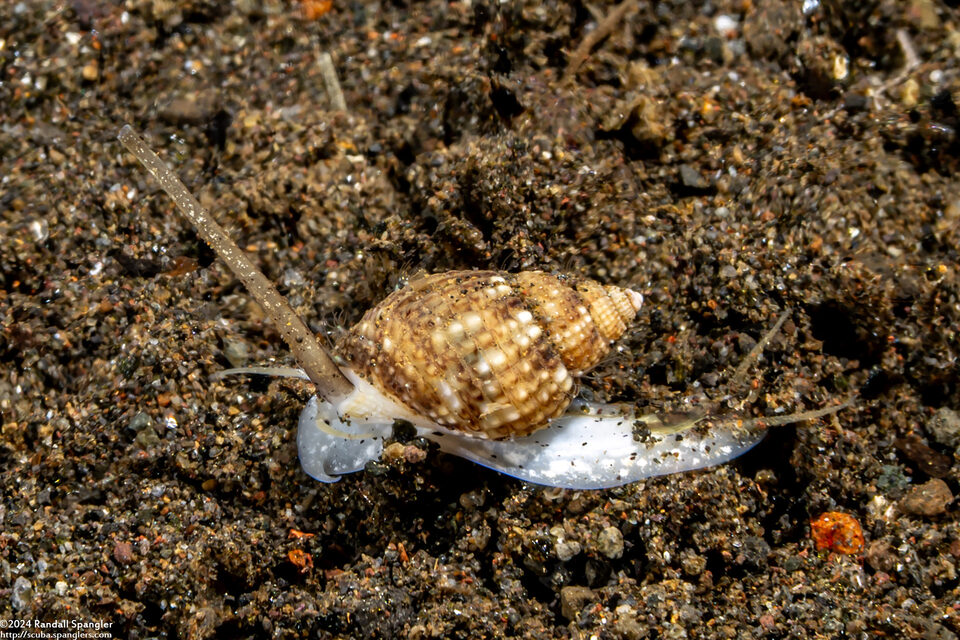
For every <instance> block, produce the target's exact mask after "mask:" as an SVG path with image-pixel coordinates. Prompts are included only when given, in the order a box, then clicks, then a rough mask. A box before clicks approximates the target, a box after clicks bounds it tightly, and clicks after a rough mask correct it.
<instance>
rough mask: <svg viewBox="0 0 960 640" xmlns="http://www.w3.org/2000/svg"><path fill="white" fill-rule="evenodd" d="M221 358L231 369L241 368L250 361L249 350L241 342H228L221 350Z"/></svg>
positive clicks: (245, 344) (244, 343)
mask: <svg viewBox="0 0 960 640" xmlns="http://www.w3.org/2000/svg"><path fill="white" fill-rule="evenodd" d="M223 357H225V358H226V359H227V362H229V363H230V366H231V367H242V366H243V365H245V364H247V362H248V361H249V360H250V349H249V348H248V347H247V343H246V342H243V341H242V340H228V341H227V342H226V345H224V348H223Z"/></svg>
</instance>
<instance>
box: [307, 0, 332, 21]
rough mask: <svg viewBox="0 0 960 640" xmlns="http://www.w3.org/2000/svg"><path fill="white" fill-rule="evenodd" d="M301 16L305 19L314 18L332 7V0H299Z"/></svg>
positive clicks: (327, 11)
mask: <svg viewBox="0 0 960 640" xmlns="http://www.w3.org/2000/svg"><path fill="white" fill-rule="evenodd" d="M300 6H301V9H302V10H303V17H304V18H306V19H307V20H316V19H317V18H319V17H320V16H322V15H324V14H325V13H329V12H330V10H331V9H333V0H300Z"/></svg>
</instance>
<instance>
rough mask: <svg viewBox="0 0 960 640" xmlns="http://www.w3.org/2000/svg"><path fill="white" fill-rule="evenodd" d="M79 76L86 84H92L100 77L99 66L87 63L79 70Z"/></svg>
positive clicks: (94, 63) (94, 62)
mask: <svg viewBox="0 0 960 640" xmlns="http://www.w3.org/2000/svg"><path fill="white" fill-rule="evenodd" d="M80 74H81V75H82V76H83V79H84V80H86V81H87V82H93V81H94V80H96V79H97V76H99V75H100V66H99V65H98V64H97V62H96V61H93V62H89V63H87V64H86V65H84V67H83V69H81V70H80Z"/></svg>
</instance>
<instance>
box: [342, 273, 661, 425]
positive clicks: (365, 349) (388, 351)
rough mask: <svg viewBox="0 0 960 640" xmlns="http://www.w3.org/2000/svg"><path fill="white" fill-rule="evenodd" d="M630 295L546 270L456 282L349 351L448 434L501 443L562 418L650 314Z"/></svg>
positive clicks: (374, 328)
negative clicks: (586, 378)
mask: <svg viewBox="0 0 960 640" xmlns="http://www.w3.org/2000/svg"><path fill="white" fill-rule="evenodd" d="M642 300H643V298H642V296H641V295H640V294H638V293H636V292H634V291H631V290H629V289H621V288H618V287H614V286H604V285H601V284H599V283H598V282H595V281H593V280H587V279H583V278H575V277H570V276H554V275H550V274H548V273H543V272H540V271H526V272H522V273H518V274H510V273H501V272H496V271H451V272H447V273H438V274H434V275H430V276H426V277H423V278H420V279H418V280H415V281H413V282H411V283H410V284H408V285H407V286H406V287H404V288H402V289H400V290H399V291H395V292H394V293H392V294H390V295H389V296H387V297H386V298H385V299H384V300H383V301H382V302H381V303H380V304H378V305H377V306H376V307H374V308H373V309H370V310H369V311H367V313H366V314H364V316H363V318H362V319H361V321H360V322H359V323H358V324H357V325H356V326H355V327H353V328H352V329H351V330H350V331H349V332H348V333H347V334H346V336H345V337H344V339H343V340H342V341H341V344H340V345H339V347H338V352H339V353H340V354H341V355H343V356H344V358H345V359H346V360H347V362H348V365H349V366H350V368H351V369H353V371H354V372H356V373H357V374H358V375H360V376H362V377H363V378H365V379H366V380H368V381H370V382H371V383H372V384H373V385H374V386H376V387H378V388H379V389H381V390H382V391H384V392H385V393H387V394H388V396H390V397H392V399H394V400H396V401H398V402H400V403H401V404H403V405H406V406H407V407H409V408H410V409H411V410H412V411H413V412H414V413H416V414H418V415H422V416H423V417H424V418H426V419H429V420H431V421H433V422H435V423H437V424H439V425H441V426H442V427H444V428H446V429H448V430H452V431H460V432H464V433H468V434H471V435H474V436H478V437H485V438H491V439H498V438H505V437H513V436H522V435H527V434H529V433H531V432H533V431H536V430H537V429H538V428H540V427H542V426H544V425H545V424H546V423H547V421H548V420H549V419H550V418H554V417H557V416H559V415H560V414H562V413H563V412H564V410H565V409H566V408H567V405H569V404H570V401H571V400H572V399H573V397H574V396H575V395H576V392H577V390H576V378H577V377H579V376H580V375H581V374H582V373H583V372H584V371H586V370H588V369H590V368H591V367H593V366H594V365H596V364H597V363H598V362H599V361H600V360H601V359H602V358H603V357H604V356H605V355H606V354H607V353H608V351H609V350H610V345H611V344H612V343H613V342H614V341H615V340H616V339H618V338H619V337H620V336H621V335H623V333H624V332H625V331H626V329H627V326H628V324H629V323H630V322H631V321H632V320H633V318H634V316H635V315H636V313H637V311H638V310H639V309H640V305H641V304H642Z"/></svg>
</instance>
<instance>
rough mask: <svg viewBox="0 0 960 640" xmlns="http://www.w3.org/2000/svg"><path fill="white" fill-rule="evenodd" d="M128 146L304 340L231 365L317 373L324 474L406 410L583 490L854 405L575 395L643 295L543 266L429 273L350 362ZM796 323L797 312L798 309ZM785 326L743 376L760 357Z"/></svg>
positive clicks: (514, 467)
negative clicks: (687, 405) (669, 414)
mask: <svg viewBox="0 0 960 640" xmlns="http://www.w3.org/2000/svg"><path fill="white" fill-rule="evenodd" d="M119 138H120V141H121V142H122V143H123V144H124V146H126V147H127V148H128V149H129V150H130V151H131V152H132V153H133V154H134V155H136V156H137V158H138V159H139V160H140V161H141V162H142V163H143V165H144V166H145V167H146V168H147V169H148V170H149V171H150V173H151V174H152V175H153V176H154V177H155V178H156V179H157V180H158V181H159V182H160V184H161V185H162V186H163V188H164V190H166V191H167V193H168V194H169V195H170V196H171V197H172V198H173V200H174V202H175V203H176V204H177V206H178V208H180V210H181V211H182V212H183V213H184V215H185V216H186V217H187V218H188V219H190V221H191V222H192V223H193V224H194V225H195V226H196V227H197V230H198V233H200V235H201V237H203V238H204V240H206V241H207V243H208V244H210V246H211V247H212V248H213V249H214V250H215V251H216V252H217V254H218V255H219V256H220V257H221V258H222V259H223V260H224V262H226V263H227V265H228V266H229V267H230V269H231V270H232V271H233V272H234V273H235V274H236V275H237V277H238V278H240V280H241V281H243V283H244V284H245V285H246V286H247V288H248V290H249V291H250V293H251V295H252V296H253V297H254V298H255V299H256V300H257V302H258V303H260V305H261V307H263V309H264V311H265V313H266V314H267V315H268V316H269V317H270V318H271V320H272V321H273V322H274V324H275V325H276V326H277V327H278V329H279V330H280V333H281V335H282V336H283V337H284V340H286V342H287V344H288V345H290V347H291V350H292V351H293V353H294V356H295V358H296V359H297V362H298V364H299V365H300V367H301V369H293V368H281V369H271V368H262V367H247V368H240V369H231V370H228V371H224V372H221V373H220V374H218V375H220V376H222V375H229V374H233V373H251V374H268V375H279V376H294V377H300V378H304V379H307V380H310V381H312V382H313V383H314V384H315V385H316V387H317V392H318V396H314V397H313V398H312V399H311V400H310V401H309V403H308V404H307V406H306V407H305V408H304V410H303V412H302V413H301V415H300V423H299V429H298V434H297V445H298V450H299V455H300V462H301V464H302V465H303V468H304V470H305V471H306V472H307V473H308V474H309V475H311V476H313V477H314V478H316V479H317V480H321V481H324V482H335V481H337V480H338V479H339V477H340V475H342V474H345V473H351V472H354V471H359V470H361V469H363V468H364V467H365V466H366V465H367V464H368V463H370V462H372V461H376V460H379V459H380V455H381V453H382V451H383V441H384V439H385V438H388V437H390V435H391V434H392V429H393V424H394V422H395V421H397V420H403V421H407V422H409V423H411V424H412V425H414V427H416V429H417V431H418V433H419V434H420V435H422V436H423V437H426V438H429V439H431V440H433V441H435V442H437V443H438V444H439V446H440V448H441V450H443V451H446V452H448V453H451V454H454V455H457V456H461V457H463V458H466V459H468V460H472V461H474V462H476V463H478V464H481V465H484V466H486V467H489V468H491V469H495V470H497V471H500V472H502V473H505V474H508V475H511V476H514V477H517V478H520V479H522V480H526V481H529V482H533V483H537V484H541V485H547V486H553V487H563V488H571V489H599V488H605V487H614V486H619V485H623V484H627V483H630V482H634V481H636V480H639V479H641V478H645V477H649V476H656V475H664V474H668V473H675V472H679V471H687V470H691V469H697V468H702V467H707V466H712V465H716V464H721V463H723V462H726V461H728V460H731V459H732V458H735V457H736V456H738V455H740V454H742V453H744V452H745V451H747V450H749V449H750V448H751V447H752V446H754V445H755V444H756V443H757V442H759V441H760V439H762V437H763V433H764V431H765V427H766V426H772V425H773V424H786V423H789V422H799V421H801V420H809V419H814V418H817V417H820V416H823V415H827V414H830V413H834V412H836V411H839V410H840V409H842V408H843V407H844V406H848V405H849V403H846V404H842V405H839V406H834V407H829V408H826V409H819V410H815V411H809V412H804V413H799V414H794V415H790V416H778V417H776V418H763V419H760V420H747V421H742V420H727V421H724V422H716V421H713V423H712V424H711V428H709V429H704V426H706V424H707V423H708V422H709V421H707V420H704V419H702V416H687V417H685V418H682V419H680V420H679V421H677V422H675V423H672V424H668V423H667V422H666V421H664V420H662V419H660V418H659V417H657V416H656V415H654V414H649V415H637V414H636V413H635V412H634V411H633V410H632V409H630V408H625V407H622V406H619V405H593V404H589V403H586V402H583V401H574V398H575V397H576V394H577V383H578V380H579V377H580V376H581V375H582V374H583V373H585V372H586V371H588V370H589V369H590V368H591V367H593V366H594V365H596V364H597V363H598V362H599V361H600V360H601V359H602V358H603V357H604V356H605V355H606V354H607V353H608V352H609V350H610V346H611V345H612V344H613V343H614V342H615V341H616V340H617V339H619V338H620V337H621V336H622V335H623V334H624V332H625V331H626V330H627V328H628V326H629V325H630V323H631V322H632V321H633V319H634V317H635V316H636V314H637V312H638V311H639V310H640V308H641V305H642V303H643V296H642V295H641V294H639V293H637V292H635V291H632V290H630V289H625V288H619V287H615V286H609V285H607V286H605V285H601V284H600V283H598V282H595V281H593V280H588V279H584V278H578V277H574V276H567V275H551V274H547V273H543V272H539V271H528V272H521V273H516V274H511V273H505V272H497V271H452V272H447V273H439V274H433V275H430V276H425V277H422V278H419V279H417V280H414V281H412V282H410V283H409V284H407V286H405V287H403V288H402V289H400V290H398V291H395V292H394V293H392V294H390V295H389V296H387V297H386V298H385V299H384V300H383V301H382V302H380V304H378V305H377V306H376V307H374V308H373V309H371V310H370V311H368V312H367V313H366V314H365V315H364V316H363V318H362V319H361V320H360V322H359V323H358V324H357V325H356V326H355V327H353V328H352V329H351V330H350V331H349V332H348V333H347V334H346V336H345V337H344V339H343V340H342V341H341V342H340V344H339V345H338V353H340V354H341V356H342V358H343V360H344V361H345V366H344V367H342V368H341V367H339V366H338V365H337V364H336V363H335V362H334V361H333V359H332V358H331V357H330V355H329V354H328V353H327V352H326V351H325V350H324V349H323V347H322V346H321V345H320V343H319V341H318V340H317V339H316V337H315V336H313V335H312V334H311V333H310V332H309V330H307V328H306V326H305V325H304V323H303V322H302V320H300V318H299V317H297V316H296V314H295V313H294V312H293V310H292V309H291V308H290V306H289V305H288V304H287V303H286V301H285V300H284V299H283V298H282V297H281V296H280V294H279V293H278V292H277V291H276V288H275V287H273V285H272V284H271V283H270V282H269V281H268V280H267V279H266V278H265V277H264V276H263V274H262V273H260V271H259V270H258V269H257V268H256V267H255V266H253V264H252V263H251V262H250V261H249V260H248V259H247V258H246V256H244V255H243V253H242V251H240V249H239V248H238V247H237V246H236V244H235V243H234V242H233V241H232V240H231V239H230V238H229V237H228V236H227V235H226V233H225V232H224V231H223V229H222V228H220V226H219V225H218V224H217V223H216V221H215V220H213V218H212V217H211V216H210V215H209V213H207V212H206V211H205V210H204V209H203V208H202V207H201V206H200V204H199V203H198V202H197V201H196V199H195V198H194V197H193V196H192V195H191V194H190V193H189V192H188V191H187V190H186V188H185V187H184V186H183V184H182V183H181V182H180V181H179V179H177V177H176V176H175V175H174V174H173V172H171V171H170V170H169V169H168V168H167V167H166V165H164V164H163V162H162V161H161V160H160V159H159V158H158V157H157V156H156V154H154V153H153V152H152V151H151V150H150V149H149V148H148V147H147V146H146V144H145V143H144V142H143V140H141V139H140V138H139V137H138V136H137V135H136V134H135V133H134V132H133V130H132V129H131V128H130V127H129V126H125V127H124V128H123V129H122V130H121V132H120V136H119ZM784 317H785V316H784ZM782 321H783V318H781V320H780V322H778V323H777V326H776V327H774V329H773V330H772V331H771V332H770V333H768V335H767V336H766V337H765V338H764V339H763V340H761V341H760V342H759V343H758V345H757V347H756V348H755V349H754V351H753V352H751V354H749V355H748V356H747V357H746V359H745V360H744V364H743V365H741V367H740V368H739V369H738V371H737V374H736V375H735V376H734V380H735V381H736V380H737V379H738V378H740V377H742V375H743V370H745V369H746V368H747V366H749V365H750V364H751V363H752V361H753V360H755V359H756V357H758V355H759V351H760V350H761V349H762V347H763V345H764V344H766V341H767V340H768V339H769V337H770V336H771V335H772V334H773V333H775V332H776V331H777V329H778V328H779V326H780V324H781V323H782Z"/></svg>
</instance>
